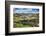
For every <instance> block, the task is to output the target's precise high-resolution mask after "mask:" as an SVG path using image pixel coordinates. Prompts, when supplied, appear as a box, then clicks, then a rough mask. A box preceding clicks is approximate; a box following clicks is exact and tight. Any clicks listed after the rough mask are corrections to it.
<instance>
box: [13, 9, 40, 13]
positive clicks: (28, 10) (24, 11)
mask: <svg viewBox="0 0 46 36" xmlns="http://www.w3.org/2000/svg"><path fill="white" fill-rule="evenodd" d="M13 11H14V13H38V12H39V9H38V8H14V10H13Z"/></svg>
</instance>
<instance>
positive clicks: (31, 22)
mask: <svg viewBox="0 0 46 36" xmlns="http://www.w3.org/2000/svg"><path fill="white" fill-rule="evenodd" d="M13 17H14V18H13V20H14V21H13V24H14V28H20V27H39V13H36V14H33V13H31V14H30V13H28V14H24V13H20V14H18V13H15V14H14V15H13Z"/></svg>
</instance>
